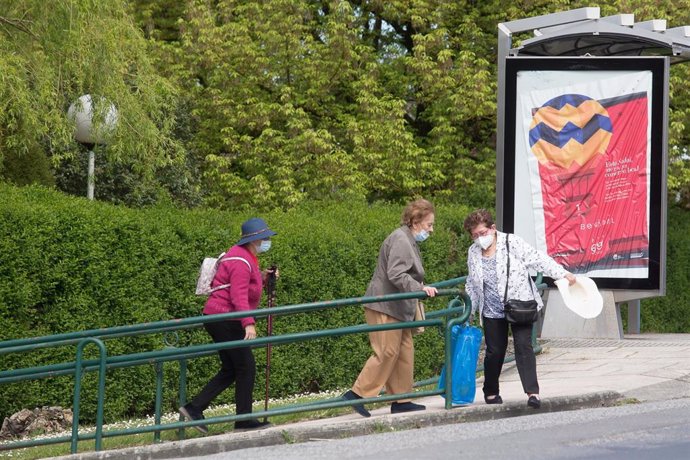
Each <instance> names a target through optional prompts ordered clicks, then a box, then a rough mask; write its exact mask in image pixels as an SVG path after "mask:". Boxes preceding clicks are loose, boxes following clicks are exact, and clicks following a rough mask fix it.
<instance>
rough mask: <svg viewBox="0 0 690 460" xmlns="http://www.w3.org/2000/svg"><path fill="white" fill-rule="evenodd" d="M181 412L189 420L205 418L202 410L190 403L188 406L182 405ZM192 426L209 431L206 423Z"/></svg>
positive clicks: (202, 430)
mask: <svg viewBox="0 0 690 460" xmlns="http://www.w3.org/2000/svg"><path fill="white" fill-rule="evenodd" d="M179 412H180V414H181V415H182V416H183V417H184V418H186V419H187V420H190V421H191V420H204V414H203V412H202V411H199V410H196V409H195V408H193V407H192V406H190V405H189V404H187V405H186V406H182V407H180V409H179ZM192 428H196V429H197V430H199V431H201V432H202V433H204V434H206V433H208V427H207V426H206V425H195V426H193V427H192Z"/></svg>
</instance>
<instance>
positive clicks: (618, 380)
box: [60, 334, 690, 460]
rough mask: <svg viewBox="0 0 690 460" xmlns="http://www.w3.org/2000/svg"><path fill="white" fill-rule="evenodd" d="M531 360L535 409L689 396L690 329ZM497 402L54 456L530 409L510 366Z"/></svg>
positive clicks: (430, 401)
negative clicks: (538, 403)
mask: <svg viewBox="0 0 690 460" xmlns="http://www.w3.org/2000/svg"><path fill="white" fill-rule="evenodd" d="M543 349H544V350H543V352H542V353H541V354H540V355H539V356H538V357H537V372H538V374H539V382H540V387H541V397H542V408H541V409H540V411H541V412H545V411H549V412H553V411H564V410H576V409H583V408H592V407H601V406H607V405H614V404H620V403H634V402H636V401H656V400H668V399H677V398H687V397H690V334H643V335H631V336H628V337H626V338H625V339H623V340H608V339H606V340H601V339H555V340H554V339H551V340H548V341H545V342H544V343H543ZM501 396H502V397H503V401H504V404H502V405H486V404H484V400H483V397H482V394H481V379H479V381H478V382H477V397H476V399H475V401H476V402H475V403H474V404H472V405H470V406H464V407H455V408H453V409H451V410H446V409H445V408H444V403H445V401H444V399H443V398H441V397H440V396H434V397H428V398H422V399H419V400H416V402H420V403H422V404H425V405H426V406H427V410H425V411H420V412H413V413H409V414H395V415H392V414H391V413H390V409H389V407H388V406H386V407H384V408H379V409H375V410H372V411H371V412H372V417H370V418H362V417H360V416H359V415H357V414H355V413H352V414H348V415H344V416H340V417H334V418H331V419H326V420H312V421H306V422H299V423H292V424H287V425H280V426H276V427H272V428H269V429H265V430H262V431H255V432H244V433H232V432H230V433H227V434H222V435H216V436H208V437H205V438H197V439H190V440H186V441H176V442H169V443H164V444H158V445H151V446H145V447H138V448H131V449H121V450H113V451H105V452H100V453H84V454H77V455H70V456H66V457H60V458H61V459H70V460H77V459H79V460H86V459H96V458H99V459H113V458H118V459H164V458H181V457H186V456H199V455H210V454H215V453H219V452H228V451H232V450H237V449H245V448H248V447H259V446H266V445H275V444H284V443H287V442H307V441H311V440H321V439H333V438H342V437H347V436H359V435H364V434H371V433H376V432H382V431H387V430H402V429H413V428H421V427H425V426H434V425H442V424H449V423H460V422H474V421H481V420H491V419H498V418H506V417H514V416H520V415H528V414H534V413H535V410H534V409H530V408H528V407H527V405H526V403H527V397H526V395H525V394H524V393H523V392H522V387H521V385H520V378H519V376H518V374H517V369H516V368H515V365H514V363H511V364H507V365H506V366H504V371H503V374H502V376H501Z"/></svg>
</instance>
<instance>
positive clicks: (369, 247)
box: [0, 185, 690, 420]
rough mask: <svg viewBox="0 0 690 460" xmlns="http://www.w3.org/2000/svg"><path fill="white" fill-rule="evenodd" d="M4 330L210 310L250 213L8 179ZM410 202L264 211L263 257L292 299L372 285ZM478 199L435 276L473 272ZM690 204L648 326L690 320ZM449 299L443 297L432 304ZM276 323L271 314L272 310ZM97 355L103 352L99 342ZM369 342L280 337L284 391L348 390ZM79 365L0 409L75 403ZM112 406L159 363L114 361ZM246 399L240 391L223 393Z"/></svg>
mask: <svg viewBox="0 0 690 460" xmlns="http://www.w3.org/2000/svg"><path fill="white" fill-rule="evenodd" d="M0 193H1V194H2V196H3V203H2V204H1V205H0V213H1V214H2V215H1V219H0V320H1V321H2V324H3V327H2V329H0V340H9V339H14V338H21V337H34V336H44V335H50V334H56V333H63V332H72V331H77V330H84V329H92V328H98V327H109V326H117V325H126V324H135V323H142V322H147V321H156V320H165V319H172V318H182V317H190V316H197V315H199V314H200V312H201V309H202V307H203V301H204V299H203V298H200V297H197V296H195V295H194V294H193V291H194V287H195V283H196V276H197V272H198V266H199V263H200V261H201V260H202V258H203V257H204V256H208V255H217V254H218V253H219V252H221V251H223V250H225V249H227V247H229V246H230V245H232V244H233V243H234V242H235V241H236V240H237V236H238V234H239V227H240V223H241V222H242V221H244V220H245V219H247V218H248V217H251V216H250V215H249V214H246V213H224V212H216V211H183V210H175V209H167V208H166V209H159V208H152V209H146V210H132V209H127V208H124V207H117V206H113V205H108V204H104V203H99V202H89V201H87V200H85V199H80V198H73V197H66V196H65V195H62V194H60V193H58V192H54V191H51V190H48V189H44V188H40V187H27V188H16V187H11V186H7V185H0ZM401 210H402V209H401V206H399V205H386V204H377V205H371V206H370V205H366V204H364V203H348V204H339V205H338V204H329V205H319V204H311V205H309V206H305V207H302V208H300V209H296V210H291V211H288V212H279V211H276V212H272V213H265V214H262V217H264V218H265V219H266V220H267V221H268V222H269V224H270V225H271V227H272V228H274V229H275V230H276V231H278V233H279V234H278V236H277V237H275V238H274V244H273V248H272V249H271V251H270V252H269V253H267V254H266V255H264V256H261V262H262V265H263V266H268V265H270V264H272V263H275V264H277V265H278V266H279V267H280V270H281V278H280V280H279V282H278V295H277V300H278V304H279V305H287V304H294V303H302V302H310V301H317V300H329V299H336V298H343V297H352V296H359V295H362V294H363V293H364V291H365V288H366V285H367V283H368V282H369V279H370V277H371V274H372V271H373V268H374V266H375V263H376V257H377V254H378V250H379V246H380V244H381V242H382V241H383V239H384V238H385V237H386V236H387V235H388V234H389V233H390V231H391V230H393V229H394V228H395V227H396V226H397V225H398V222H399V215H400V212H401ZM467 212H468V209H466V208H465V207H464V206H461V205H458V206H450V205H443V206H439V207H438V209H437V225H436V232H435V233H434V235H433V236H432V237H431V238H430V239H429V240H428V241H427V242H425V243H424V244H423V245H422V251H423V255H424V260H425V267H426V269H427V280H428V281H430V282H433V281H439V280H443V279H447V278H451V277H455V276H459V275H461V274H464V273H465V270H466V268H465V254H466V248H467V247H468V245H469V243H470V241H469V238H468V237H467V236H466V235H465V234H464V232H463V231H462V220H463V218H464V216H465V215H466V213H467ZM689 221H690V214H689V213H687V212H684V211H681V210H671V212H670V218H669V243H668V286H667V296H666V297H664V298H659V299H651V300H646V301H644V302H643V308H642V315H643V319H642V326H643V328H644V329H645V330H646V331H652V330H653V331H659V332H688V331H690V298H689V296H688V294H687V292H686V287H687V286H688V285H689V284H690V283H689V281H690V279H689V277H690V270H688V263H689V260H688V258H689V257H690V239H689V238H688V235H687V228H690V227H689V225H688V224H689ZM445 302H446V300H445V299H444V300H440V299H439V300H434V301H431V302H430V304H429V307H430V308H431V309H437V308H442V307H443V306H445ZM362 322H364V315H363V312H362V309H361V308H360V307H356V306H355V307H343V308H340V309H331V310H328V311H323V312H315V313H310V314H303V315H295V316H290V317H284V316H281V317H277V318H276V319H275V321H274V333H275V334H285V333H289V332H298V331H306V330H319V329H325V328H334V327H339V326H344V325H353V324H360V323H362ZM258 327H259V330H260V333H261V334H262V335H263V334H265V332H266V331H265V327H266V323H265V321H260V322H259V325H258ZM208 342H209V339H208V337H207V336H206V334H205V333H204V332H203V331H202V330H200V329H197V330H193V331H188V332H183V333H181V334H180V343H181V344H199V343H208ZM164 346H165V345H164V341H163V336H162V335H160V334H158V335H152V336H146V337H143V338H129V339H115V340H109V341H108V342H107V347H108V353H109V354H110V355H117V354H124V353H134V352H141V351H147V350H155V349H160V348H162V347H164ZM415 348H416V354H415V361H416V370H415V374H416V375H415V376H416V378H417V379H423V378H427V377H431V376H432V375H435V374H436V373H437V372H438V370H439V367H440V365H441V362H442V340H441V338H440V336H439V335H438V334H437V332H436V330H434V329H430V330H428V331H427V332H426V333H425V334H423V335H422V336H419V337H418V338H417V339H416V340H415ZM87 351H88V353H89V356H94V355H93V354H92V353H93V350H91V347H87ZM74 354H75V347H73V346H71V347H63V348H60V349H51V350H36V351H33V352H28V353H21V354H13V355H9V356H5V355H2V356H0V368H2V369H13V368H19V367H28V366H38V365H44V364H49V363H58V362H67V361H72V360H73V359H74ZM369 354H370V348H369V345H368V341H367V337H365V336H347V337H341V338H333V339H321V340H317V341H312V342H306V343H300V344H291V345H281V346H276V347H274V348H273V356H272V361H271V364H272V365H271V396H272V397H282V396H286V395H291V394H295V393H298V392H303V391H314V390H324V389H333V388H338V387H339V388H344V387H347V386H349V385H351V384H352V383H353V381H354V380H355V378H356V377H357V374H358V372H359V371H360V369H361V367H362V365H363V364H364V362H365V360H366V359H367V357H368V356H369ZM255 355H256V358H257V370H258V374H257V385H256V394H255V398H256V399H262V398H263V392H264V390H263V382H264V379H265V375H264V366H265V353H264V351H263V350H257V351H256V353H255ZM216 369H217V359H216V358H215V357H207V358H201V359H197V360H194V361H191V362H190V363H189V393H190V394H195V393H196V392H198V391H199V390H200V389H201V387H202V386H203V384H204V383H206V381H207V380H208V379H209V378H210V377H211V376H212V374H213V373H214V372H215V370H216ZM165 370H166V379H167V382H166V386H165V387H166V394H165V409H166V410H173V409H174V408H176V404H177V394H176V388H177V378H178V366H177V365H176V364H173V363H171V364H167V365H166V367H165ZM72 384H73V379H72V378H71V377H59V378H52V379H46V380H40V381H35V382H22V383H18V384H11V385H3V387H2V391H0V417H5V416H8V415H10V414H11V413H13V412H15V411H17V410H19V409H21V408H33V407H36V406H42V405H54V404H55V405H62V406H68V407H69V406H71V399H72V388H73V387H72ZM95 389H96V380H95V374H88V375H87V377H86V379H85V387H84V390H83V391H84V393H83V395H84V401H85V403H84V404H83V406H82V407H84V411H85V416H86V417H89V418H90V417H93V415H94V413H93V411H94V410H95ZM106 394H107V402H106V416H107V418H108V419H110V420H112V419H117V418H121V417H123V416H130V415H141V414H145V413H151V412H152V410H153V403H154V372H153V368H152V367H151V366H141V367H138V368H131V369H122V370H116V371H112V372H109V374H108V378H107V385H106ZM232 400H233V395H232V389H231V390H229V391H227V392H225V393H224V394H223V395H221V397H220V398H219V399H218V402H219V403H222V402H231V401H232Z"/></svg>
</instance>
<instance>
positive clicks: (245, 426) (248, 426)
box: [235, 418, 271, 431]
mask: <svg viewBox="0 0 690 460" xmlns="http://www.w3.org/2000/svg"><path fill="white" fill-rule="evenodd" d="M269 426H271V422H260V421H259V420H257V419H255V418H254V419H251V420H242V421H241V422H235V431H240V430H241V431H244V430H260V429H261V428H268V427H269Z"/></svg>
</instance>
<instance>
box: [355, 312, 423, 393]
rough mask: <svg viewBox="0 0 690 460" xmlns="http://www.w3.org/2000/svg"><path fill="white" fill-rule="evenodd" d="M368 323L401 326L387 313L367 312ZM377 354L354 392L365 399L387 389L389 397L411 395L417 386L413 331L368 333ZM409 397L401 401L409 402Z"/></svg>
mask: <svg viewBox="0 0 690 460" xmlns="http://www.w3.org/2000/svg"><path fill="white" fill-rule="evenodd" d="M364 312H365V315H366V318H367V324H369V325H370V326H373V325H377V324H390V323H399V322H400V321H398V320H397V319H395V318H393V317H392V316H388V315H386V314H385V313H380V312H378V311H374V310H370V309H368V308H365V309H364ZM369 342H370V343H371V348H373V350H374V354H373V355H372V356H371V357H370V358H369V359H368V360H367V362H366V364H365V365H364V368H363V369H362V372H360V373H359V377H357V381H356V382H355V384H354V385H353V387H352V391H354V392H355V393H357V394H358V395H360V396H361V397H363V398H373V397H374V396H378V394H379V392H380V391H381V389H382V388H383V387H384V386H385V387H386V393H387V394H389V395H392V394H400V393H411V392H412V386H413V384H414V343H413V342H412V330H411V329H394V330H390V331H376V332H370V333H369ZM408 401H410V399H409V398H407V399H403V400H400V401H398V402H408Z"/></svg>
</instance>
